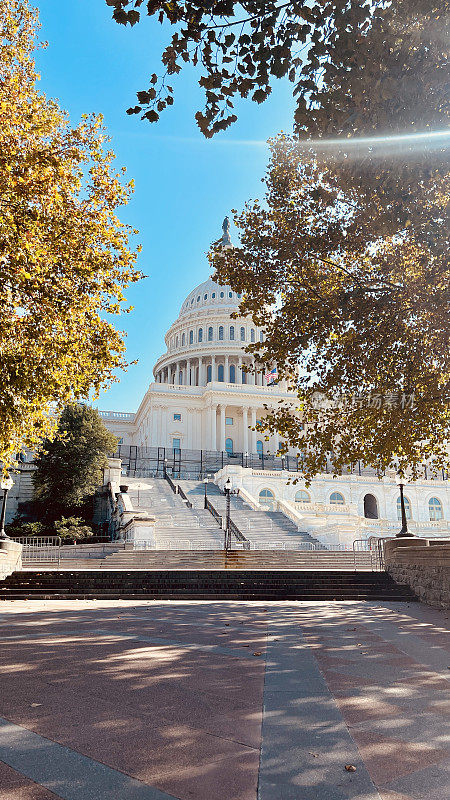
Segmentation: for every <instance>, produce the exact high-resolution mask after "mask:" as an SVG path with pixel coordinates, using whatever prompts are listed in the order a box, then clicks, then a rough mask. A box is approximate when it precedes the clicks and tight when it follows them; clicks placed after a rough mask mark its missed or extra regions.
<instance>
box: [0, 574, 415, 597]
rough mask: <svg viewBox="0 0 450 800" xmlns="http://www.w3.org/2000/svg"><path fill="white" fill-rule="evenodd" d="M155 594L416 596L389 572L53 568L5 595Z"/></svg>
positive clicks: (25, 577) (1, 590)
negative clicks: (388, 573)
mask: <svg viewBox="0 0 450 800" xmlns="http://www.w3.org/2000/svg"><path fill="white" fill-rule="evenodd" d="M20 597H23V598H24V597H27V598H29V599H34V598H36V599H43V598H48V599H52V598H54V599H65V598H74V597H92V598H94V597H99V598H100V597H105V598H120V597H122V598H124V597H134V598H136V597H146V598H149V597H154V598H180V599H221V598H224V599H226V598H228V599H243V600H249V599H255V600H257V599H264V600H285V599H296V600H300V599H304V600H307V599H308V600H364V599H368V600H382V599H385V600H386V599H388V600H413V599H414V595H413V594H412V593H411V591H410V590H409V588H408V587H404V586H400V585H398V584H396V583H395V582H394V581H393V580H392V579H391V578H390V576H389V575H387V574H386V573H371V572H348V573H345V572H336V571H334V572H332V571H330V572H315V573H314V572H307V571H306V572H305V571H300V570H283V571H271V570H266V571H255V570H243V571H241V572H240V573H239V574H236V573H233V572H229V571H227V570H225V569H219V570H195V569H193V570H158V571H145V570H144V571H140V570H97V571H92V570H72V571H70V570H67V571H61V570H49V571H45V570H42V571H39V570H35V571H34V572H31V571H30V572H16V573H14V574H13V575H11V576H9V577H8V578H6V579H5V581H3V582H2V584H1V585H0V598H1V599H18V598H20Z"/></svg>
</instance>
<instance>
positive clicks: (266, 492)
mask: <svg viewBox="0 0 450 800" xmlns="http://www.w3.org/2000/svg"><path fill="white" fill-rule="evenodd" d="M274 500H275V495H274V493H273V492H271V491H270V489H261V491H260V493H259V505H260V506H262V507H263V508H265V509H266V510H267V511H271V510H272V509H273V503H274Z"/></svg>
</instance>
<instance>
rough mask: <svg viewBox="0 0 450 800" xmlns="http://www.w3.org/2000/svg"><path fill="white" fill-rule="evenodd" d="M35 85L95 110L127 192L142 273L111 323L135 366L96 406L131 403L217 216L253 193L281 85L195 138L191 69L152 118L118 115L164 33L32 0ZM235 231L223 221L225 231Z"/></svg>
mask: <svg viewBox="0 0 450 800" xmlns="http://www.w3.org/2000/svg"><path fill="white" fill-rule="evenodd" d="M37 5H38V8H39V12H40V19H41V24H42V30H41V38H42V39H45V40H47V41H48V45H49V46H48V48H47V49H46V50H44V51H41V52H40V53H39V55H38V60H37V63H38V68H39V70H40V73H41V82H40V87H41V88H42V90H43V91H45V92H46V94H47V95H48V96H50V97H54V98H57V99H58V101H59V104H60V106H61V107H62V108H64V109H66V110H67V111H68V112H69V114H70V118H71V120H72V121H73V122H74V123H75V122H77V121H78V119H79V117H80V116H81V114H83V113H87V112H101V113H102V114H103V115H104V118H105V124H106V127H107V129H108V131H109V133H110V135H111V137H112V148H113V150H114V152H115V153H116V155H117V165H118V166H122V165H124V166H126V168H127V170H128V176H129V177H130V178H133V179H134V181H135V193H134V195H133V197H132V199H131V201H130V203H129V205H128V206H127V207H126V208H125V209H124V210H123V211H122V212H121V218H122V219H123V220H124V221H126V222H129V223H130V224H132V225H133V226H134V227H136V228H138V229H139V231H140V234H139V237H138V240H139V241H140V242H141V244H142V248H143V249H142V253H141V255H140V258H139V267H140V269H141V270H142V272H144V273H145V274H146V275H148V278H146V279H145V280H144V281H142V282H141V283H139V284H135V285H134V286H132V287H130V289H129V290H128V292H127V299H128V300H129V302H130V303H131V304H132V305H133V306H134V309H133V311H132V312H131V313H130V314H129V315H127V316H122V317H119V318H117V319H116V324H118V327H120V328H121V329H123V330H125V331H126V333H127V338H126V344H127V358H128V360H130V361H131V360H134V359H138V363H137V364H136V365H134V366H132V367H130V368H129V370H128V372H126V373H124V374H122V375H120V376H119V377H120V383H116V384H114V385H113V386H112V387H111V388H110V389H109V390H107V391H106V392H105V393H103V394H101V395H100V398H99V401H98V406H99V408H100V409H102V410H114V411H119V410H123V411H135V410H136V409H137V407H138V405H139V402H140V400H141V399H142V396H143V394H144V392H145V390H146V388H147V386H148V384H149V382H150V381H151V380H152V367H153V364H154V362H155V361H156V359H157V357H158V356H159V355H160V354H161V353H162V352H164V350H165V345H164V338H163V337H164V333H165V331H166V330H167V328H168V327H169V325H170V324H171V323H172V322H173V321H174V319H175V318H176V317H177V315H178V312H179V308H180V305H181V303H182V302H183V300H184V298H185V297H186V295H187V294H188V293H189V292H190V291H191V289H193V288H194V287H195V286H196V285H197V284H198V283H201V282H202V281H203V280H206V278H207V277H208V275H209V265H208V262H207V260H206V252H207V251H208V248H209V245H210V243H211V241H213V240H214V239H217V238H218V237H219V235H220V233H221V224H222V220H223V218H224V216H225V215H226V214H229V213H230V210H231V208H238V209H239V208H241V207H242V205H243V204H244V203H245V201H246V200H247V199H249V198H254V197H260V196H261V194H262V192H263V186H262V184H261V178H262V176H263V175H264V171H265V167H266V163H267V158H268V151H267V148H266V147H265V146H255V145H252V144H251V142H252V141H255V140H262V141H265V140H266V139H267V138H268V137H270V136H272V135H274V134H276V133H277V132H279V131H280V130H285V131H289V130H290V128H291V120H292V105H293V103H292V96H291V87H290V85H289V84H288V83H287V82H285V81H277V85H276V87H275V88H274V91H273V93H272V96H271V98H270V100H269V101H267V102H266V103H264V104H263V105H262V106H257V105H256V104H255V103H250V102H247V103H245V102H242V103H241V104H240V105H239V106H238V111H237V113H238V117H239V119H238V122H237V123H236V124H235V125H234V126H233V127H232V128H231V129H230V130H229V131H227V132H226V133H225V134H221V135H220V136H218V137H215V138H214V139H213V140H212V141H211V140H209V141H206V140H205V139H204V138H203V136H202V135H201V134H200V132H199V131H198V128H197V126H196V124H195V120H194V113H195V111H196V110H197V109H198V108H201V107H202V103H203V100H202V93H201V91H200V88H199V87H198V85H197V76H196V72H195V70H193V69H192V68H191V67H188V68H187V69H186V70H183V72H182V74H181V75H180V76H178V77H177V78H175V79H174V81H173V82H172V83H173V86H174V89H175V103H174V105H173V106H172V108H171V109H167V110H166V111H165V112H163V114H162V115H161V118H160V121H159V122H158V123H157V124H153V125H150V124H149V123H147V122H141V120H140V119H139V117H138V116H132V117H129V116H127V115H126V113H125V110H126V109H127V108H128V107H129V106H133V105H135V103H136V95H135V92H136V91H137V90H139V89H145V88H147V85H148V77H149V76H150V75H151V74H152V72H157V73H158V72H159V71H160V53H161V48H162V45H163V44H164V43H165V41H166V40H167V38H168V35H169V34H168V30H167V29H161V26H159V25H158V24H157V23H156V22H155V21H153V20H150V19H148V18H146V19H145V20H144V22H143V23H142V22H141V23H140V24H139V25H138V26H136V27H134V28H133V29H131V28H129V27H127V28H124V27H123V26H119V25H117V24H116V23H115V22H113V21H112V19H111V9H110V8H109V7H108V6H107V5H106V3H105V2H104V0H64V2H61V0H39V2H38V3H37ZM233 234H234V231H233V229H232V235H233Z"/></svg>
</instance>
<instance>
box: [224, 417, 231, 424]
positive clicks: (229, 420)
mask: <svg viewBox="0 0 450 800" xmlns="http://www.w3.org/2000/svg"><path fill="white" fill-rule="evenodd" d="M232 424H233V417H225V425H232Z"/></svg>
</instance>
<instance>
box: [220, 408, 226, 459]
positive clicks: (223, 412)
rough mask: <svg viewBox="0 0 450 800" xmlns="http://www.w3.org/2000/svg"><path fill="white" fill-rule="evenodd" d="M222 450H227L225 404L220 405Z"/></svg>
mask: <svg viewBox="0 0 450 800" xmlns="http://www.w3.org/2000/svg"><path fill="white" fill-rule="evenodd" d="M220 450H222V451H224V450H225V405H224V404H223V403H221V405H220Z"/></svg>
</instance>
